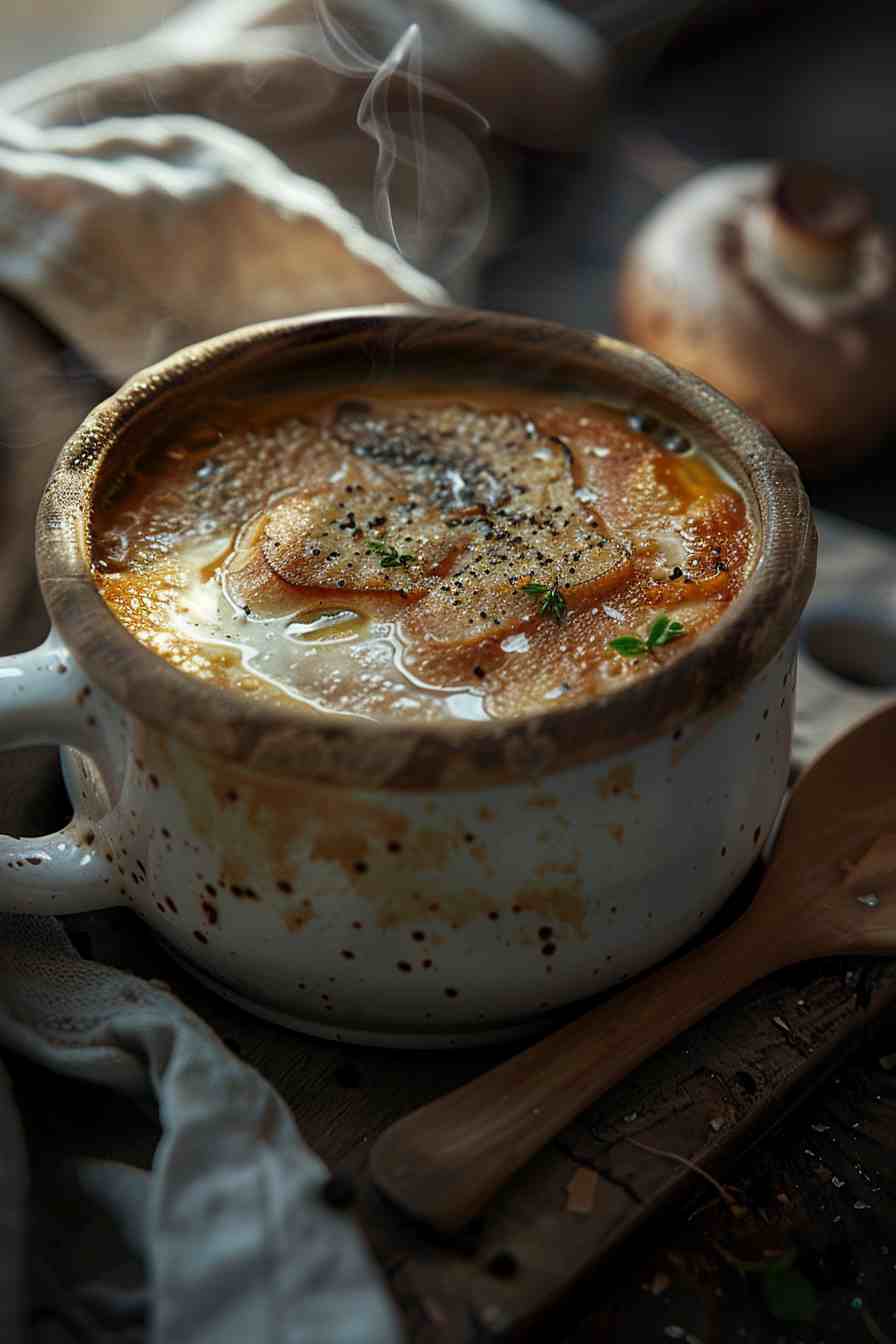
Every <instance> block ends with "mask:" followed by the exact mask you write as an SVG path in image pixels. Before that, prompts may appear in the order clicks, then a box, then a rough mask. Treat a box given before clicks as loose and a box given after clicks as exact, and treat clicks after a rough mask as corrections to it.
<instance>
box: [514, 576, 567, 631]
mask: <svg viewBox="0 0 896 1344" xmlns="http://www.w3.org/2000/svg"><path fill="white" fill-rule="evenodd" d="M523 592H524V593H526V594H528V596H529V597H534V598H537V599H539V608H538V612H539V615H540V616H553V618H554V620H555V621H556V622H557V624H558V625H559V624H560V622H561V621H562V620H563V617H564V616H565V615H566V598H565V597H564V596H563V594H562V593H561V591H560V586H559V584H558V583H557V581H556V579H555V580H554V582H553V583H552V584H551V585H550V587H548V585H547V584H544V583H527V584H525V585H524V587H523Z"/></svg>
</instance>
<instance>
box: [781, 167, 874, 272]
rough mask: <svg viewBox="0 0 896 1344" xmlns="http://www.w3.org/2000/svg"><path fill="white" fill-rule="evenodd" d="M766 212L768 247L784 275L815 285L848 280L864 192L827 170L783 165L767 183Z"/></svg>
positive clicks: (865, 216)
mask: <svg viewBox="0 0 896 1344" xmlns="http://www.w3.org/2000/svg"><path fill="white" fill-rule="evenodd" d="M770 212H771V247H772V251H773V253H774V255H775V258H776V260H777V261H778V263H779V264H780V266H781V268H782V270H784V271H785V272H786V273H787V274H788V275H789V276H790V277H792V278H793V279H795V280H797V281H799V282H800V283H802V284H804V285H807V286H809V287H811V288H816V289H835V288H839V287H841V286H843V285H845V284H847V283H848V282H849V281H850V279H851V277H852V274H853V270H854V263H855V256H856V247H857V243H858V241H859V239H860V237H861V235H862V233H863V231H864V230H865V229H866V228H867V226H868V224H869V223H870V221H871V217H872V210H871V202H870V200H869V198H868V196H867V195H866V194H865V192H863V191H861V190H860V189H859V188H858V187H856V186H854V185H853V184H852V183H851V182H848V181H846V180H845V179H843V178H841V177H838V176H837V175H836V174H835V173H832V172H829V171H828V170H827V169H824V168H818V167H815V166H811V165H807V164H786V165H784V166H783V167H782V168H781V169H780V170H779V172H778V175H777V178H776V180H775V181H774V183H773V184H772V190H771V194H770Z"/></svg>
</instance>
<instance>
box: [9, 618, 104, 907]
mask: <svg viewBox="0 0 896 1344" xmlns="http://www.w3.org/2000/svg"><path fill="white" fill-rule="evenodd" d="M90 695H91V692H90V688H89V687H88V686H87V683H86V681H85V679H84V675H83V673H82V672H81V670H80V668H79V667H78V666H77V664H76V663H75V662H74V660H73V659H72V657H71V655H70V654H69V653H68V652H67V650H66V649H65V647H64V645H62V644H61V643H60V641H59V638H58V636H57V635H55V634H53V633H51V634H50V636H49V638H48V639H47V641H46V642H45V643H44V644H42V645H41V646H40V647H39V648H36V649H31V650H30V651H29V652H28V653H18V654H13V655H12V657H10V658H0V750H3V749H4V748H5V749H8V750H11V749H14V748H16V747H35V746H70V747H76V748H77V749H78V750H79V751H83V752H85V753H87V754H88V755H95V754H96V755H99V756H100V757H102V754H103V751H102V728H101V725H100V724H99V723H98V722H97V718H96V717H95V716H94V714H93V713H91V712H90V706H89V705H88V701H89V699H90ZM118 890H119V888H118V884H117V883H116V882H115V881H114V869H113V866H112V864H111V863H110V862H109V861H108V859H106V857H105V846H104V844H103V842H102V840H101V838H100V835H99V831H98V827H97V823H96V822H94V821H86V820H85V819H84V818H83V817H79V816H78V814H77V811H76V812H75V815H74V817H73V818H72V820H71V821H70V822H69V824H68V825H67V826H65V827H63V829H62V830H61V831H56V832H55V833H54V834H52V835H41V836H38V837H35V838H29V837H23V838H21V839H16V838H15V837H13V836H9V835H0V910H7V911H15V912H18V913H22V914H24V913H28V914H53V915H64V914H71V913H72V912H73V911H76V910H97V909H100V908H101V907H103V906H108V905H116V904H118V903H119V901H120V897H119V895H118Z"/></svg>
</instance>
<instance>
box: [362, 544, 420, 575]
mask: <svg viewBox="0 0 896 1344" xmlns="http://www.w3.org/2000/svg"><path fill="white" fill-rule="evenodd" d="M367 549H368V551H371V552H372V553H373V554H374V555H378V556H379V558H380V565H381V567H382V568H383V569H401V568H403V566H405V565H412V564H413V563H414V561H415V560H416V558H417V557H416V556H415V555H407V554H402V553H400V552H399V550H398V547H397V546H391V545H389V543H388V542H386V541H368V543H367Z"/></svg>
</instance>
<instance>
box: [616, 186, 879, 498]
mask: <svg viewBox="0 0 896 1344" xmlns="http://www.w3.org/2000/svg"><path fill="white" fill-rule="evenodd" d="M894 277H896V264H894V245H893V241H892V239H891V238H890V237H889V235H888V234H887V233H886V232H885V231H884V230H883V229H881V228H880V226H879V225H878V224H877V223H876V222H875V221H874V219H873V215H872V213H871V210H870V203H869V202H867V199H866V198H865V197H864V195H863V194H862V193H861V192H860V191H859V190H858V189H857V188H855V187H854V186H853V185H852V184H851V183H848V182H844V181H843V180H842V179H839V178H836V177H834V175H833V174H829V173H827V171H826V170H823V169H811V168H809V167H808V166H804V165H800V166H788V167H782V165H780V164H776V163H771V162H766V163H744V164H735V165H730V166H727V167H724V168H719V169H715V170H713V171H711V172H707V173H702V174H700V175H699V176H698V177H696V178H693V179H692V180H691V181H689V182H687V183H686V184H685V185H684V186H682V187H680V188H679V189H678V190H677V191H675V192H673V193H672V194H671V195H670V196H669V197H667V198H666V200H665V201H664V202H663V203H662V204H661V205H660V206H659V208H658V209H657V210H655V211H654V212H653V213H652V214H651V215H650V216H649V217H648V219H647V220H646V221H645V223H644V224H643V225H642V226H641V228H640V229H639V230H638V232H637V233H636V235H635V236H634V238H633V239H632V241H631V243H630V244H629V247H628V249H627V251H626V254H625V257H624V259H623V264H622V269H621V273H620V280H619V288H618V312H619V320H620V324H621V327H622V331H623V333H624V335H625V336H626V337H627V339H628V340H630V341H632V342H633V343H634V344H636V345H641V346H644V347H645V348H646V349H648V350H651V351H653V352H654V353H655V354H658V355H661V356H662V357H663V358H665V359H668V360H669V361H670V362H671V363H673V364H676V365H679V366H681V367H682V368H686V369H690V370H691V371H692V372H694V373H697V374H699V376H700V377H702V378H704V379H705V380H706V381H707V382H709V383H712V384H713V385H714V386H715V387H718V388H719V389H720V391H722V392H724V393H725V394H726V395H727V396H729V397H731V399H732V400H733V401H735V402H737V403H738V404H739V405H740V406H742V407H743V408H744V410H746V411H748V412H749V413H750V414H751V415H753V416H754V417H755V418H756V419H757V420H760V421H762V422H763V423H764V424H766V425H767V426H768V427H769V428H770V429H771V431H772V432H773V433H774V434H775V435H776V437H777V438H778V439H780V441H781V443H782V444H783V445H784V447H785V448H786V449H787V450H788V451H789V452H790V453H791V454H792V456H793V457H794V458H795V459H796V461H797V463H798V464H799V466H800V468H801V469H802V470H803V472H804V474H805V475H807V476H810V477H816V478H818V477H822V476H829V475H831V474H833V473H834V472H836V471H837V470H838V469H841V468H842V467H844V466H846V465H847V464H850V463H852V462H854V461H857V460H858V459H859V458H860V457H862V456H864V455H865V454H866V453H867V452H868V451H870V449H871V448H873V447H874V444H875V441H876V438H877V436H878V435H879V434H880V433H881V431H882V430H883V429H884V428H885V427H886V426H887V425H889V424H890V423H892V422H893V421H896V379H894V377H893V374H892V355H891V351H892V348H893V342H894V340H896V278H894Z"/></svg>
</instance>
